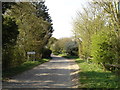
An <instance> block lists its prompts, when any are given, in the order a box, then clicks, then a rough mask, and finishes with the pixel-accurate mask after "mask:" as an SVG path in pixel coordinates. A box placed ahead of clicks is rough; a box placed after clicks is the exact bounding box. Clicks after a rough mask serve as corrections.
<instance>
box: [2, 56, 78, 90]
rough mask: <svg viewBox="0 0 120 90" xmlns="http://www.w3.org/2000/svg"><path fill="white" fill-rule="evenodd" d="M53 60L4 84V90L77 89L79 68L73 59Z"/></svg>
mask: <svg viewBox="0 0 120 90" xmlns="http://www.w3.org/2000/svg"><path fill="white" fill-rule="evenodd" d="M52 57H53V58H52V60H50V61H49V62H46V63H44V64H41V65H39V66H37V67H35V68H33V69H31V70H28V71H25V72H23V73H22V74H19V75H17V76H14V77H12V79H10V80H9V81H7V82H3V88H77V86H78V72H79V67H78V65H77V64H76V63H75V62H74V60H72V59H65V58H63V57H59V56H52Z"/></svg>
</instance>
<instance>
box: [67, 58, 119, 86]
mask: <svg viewBox="0 0 120 90" xmlns="http://www.w3.org/2000/svg"><path fill="white" fill-rule="evenodd" d="M66 58H72V56H66ZM75 60H76V62H77V64H78V65H79V67H80V72H79V81H80V85H79V88H120V77H118V76H116V75H115V74H113V73H112V72H110V71H105V70H104V69H103V68H102V67H101V66H99V65H97V64H95V63H88V62H86V61H85V60H81V59H79V58H76V59H75Z"/></svg>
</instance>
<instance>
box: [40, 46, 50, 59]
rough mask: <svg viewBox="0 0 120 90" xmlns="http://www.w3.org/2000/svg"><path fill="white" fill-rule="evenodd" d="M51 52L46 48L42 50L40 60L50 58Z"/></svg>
mask: <svg viewBox="0 0 120 90" xmlns="http://www.w3.org/2000/svg"><path fill="white" fill-rule="evenodd" d="M51 53H52V51H51V50H50V49H48V48H44V50H43V53H42V54H43V55H42V58H50V57H51Z"/></svg>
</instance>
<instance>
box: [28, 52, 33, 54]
mask: <svg viewBox="0 0 120 90" xmlns="http://www.w3.org/2000/svg"><path fill="white" fill-rule="evenodd" d="M27 54H35V52H27Z"/></svg>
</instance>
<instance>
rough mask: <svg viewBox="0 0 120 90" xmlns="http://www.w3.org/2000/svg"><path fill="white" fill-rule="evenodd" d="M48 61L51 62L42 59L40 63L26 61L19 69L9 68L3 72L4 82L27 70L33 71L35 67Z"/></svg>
mask: <svg viewBox="0 0 120 90" xmlns="http://www.w3.org/2000/svg"><path fill="white" fill-rule="evenodd" d="M47 61H49V59H41V60H39V61H26V62H24V63H23V64H21V65H19V66H17V67H13V68H9V69H7V70H5V71H2V78H3V81H4V80H8V79H9V78H10V77H12V76H15V75H17V74H20V73H22V72H24V71H26V70H29V69H32V68H33V67H35V66H37V65H40V64H42V63H45V62H47Z"/></svg>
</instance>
